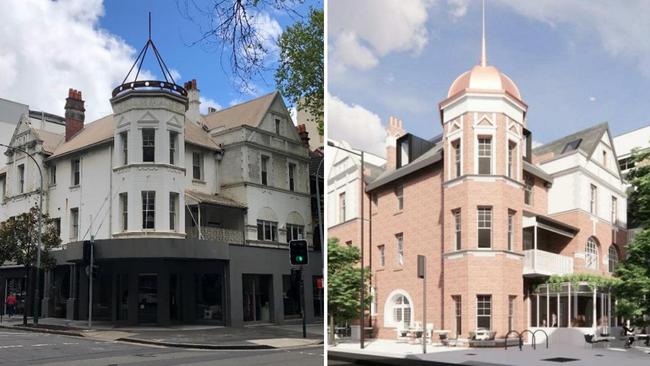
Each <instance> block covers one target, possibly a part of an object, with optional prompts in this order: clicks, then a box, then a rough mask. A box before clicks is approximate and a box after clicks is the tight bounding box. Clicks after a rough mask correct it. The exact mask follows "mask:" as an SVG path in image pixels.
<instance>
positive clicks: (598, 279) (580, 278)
mask: <svg viewBox="0 0 650 366" xmlns="http://www.w3.org/2000/svg"><path fill="white" fill-rule="evenodd" d="M619 282H620V280H619V279H617V278H613V277H605V276H600V275H596V274H591V273H571V274H566V275H553V276H551V277H549V279H548V280H547V281H546V283H547V284H548V285H549V289H551V290H553V291H559V290H560V288H561V286H562V284H564V283H571V286H574V287H577V286H578V285H580V284H583V283H584V284H586V285H587V286H589V287H590V288H591V289H592V290H593V289H595V288H613V287H615V286H617V285H618V283H619Z"/></svg>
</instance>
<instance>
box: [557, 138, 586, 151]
mask: <svg viewBox="0 0 650 366" xmlns="http://www.w3.org/2000/svg"><path fill="white" fill-rule="evenodd" d="M581 142H582V139H577V140H573V141H571V142H569V143H567V144H566V145H564V149H562V154H564V153H567V152H571V151H575V150H578V148H579V147H580V143H581Z"/></svg>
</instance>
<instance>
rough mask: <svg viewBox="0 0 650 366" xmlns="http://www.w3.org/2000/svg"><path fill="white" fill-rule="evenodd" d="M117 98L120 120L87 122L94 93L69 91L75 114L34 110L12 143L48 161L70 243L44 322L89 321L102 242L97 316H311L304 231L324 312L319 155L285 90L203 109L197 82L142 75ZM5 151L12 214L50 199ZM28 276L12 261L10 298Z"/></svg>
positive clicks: (30, 170) (1, 216)
mask: <svg viewBox="0 0 650 366" xmlns="http://www.w3.org/2000/svg"><path fill="white" fill-rule="evenodd" d="M145 54H146V53H145ZM163 74H164V71H163ZM110 101H111V104H112V107H113V113H112V114H110V115H108V116H105V117H103V118H100V119H98V120H96V121H93V122H91V123H85V121H84V115H85V105H84V101H83V99H82V93H81V92H80V91H76V90H73V89H70V91H69V94H68V98H67V99H66V103H65V117H64V118H61V117H55V116H53V115H47V114H44V115H43V116H38V114H36V113H31V112H28V113H22V115H21V117H20V121H19V123H18V125H17V126H16V128H15V130H14V131H13V137H12V138H11V142H10V145H11V146H14V147H19V148H22V149H25V150H27V151H28V152H29V153H30V154H32V155H33V156H35V157H36V159H37V161H38V164H39V165H40V166H41V167H42V168H43V172H44V174H45V176H46V177H45V181H46V184H45V188H44V196H45V198H44V207H43V209H44V211H45V212H46V213H47V214H49V216H50V217H52V218H54V219H55V220H56V222H57V223H58V227H59V228H60V230H59V233H60V237H61V240H62V242H63V245H62V247H61V249H60V250H57V251H55V252H53V255H54V256H55V258H56V260H57V266H56V268H55V269H54V270H52V271H49V272H46V273H45V274H44V275H43V279H42V283H43V285H42V291H43V292H42V293H43V298H42V306H41V308H42V316H56V317H66V318H69V319H85V318H87V317H88V308H87V305H86V304H87V303H88V296H89V294H88V284H89V280H88V275H87V272H86V268H85V265H84V264H83V263H82V259H83V251H82V242H83V241H86V240H90V239H91V238H94V241H95V260H96V264H97V265H98V266H99V267H98V273H99V274H98V275H97V278H96V279H95V280H94V285H93V294H92V296H93V304H94V305H93V318H94V319H99V320H111V321H114V322H116V323H124V324H140V323H156V324H169V323H181V322H207V323H212V324H223V325H233V326H239V325H242V324H246V323H251V322H276V323H282V322H285V321H290V320H291V319H297V318H300V317H301V312H302V309H301V305H300V298H299V290H298V288H297V286H298V283H297V281H295V276H291V270H292V268H291V266H290V264H289V253H288V242H289V241H290V240H292V239H306V240H307V241H308V242H309V244H310V245H311V249H312V251H311V253H310V264H309V266H307V267H306V268H305V271H304V279H305V297H306V301H305V303H306V304H307V305H306V307H305V309H304V313H305V316H306V318H307V320H308V321H313V319H314V318H315V317H318V316H322V313H323V311H322V302H321V303H318V301H314V295H315V296H316V298H317V299H322V289H318V288H317V285H316V284H317V282H319V280H320V279H321V278H322V254H321V252H320V248H318V250H315V251H314V247H313V237H314V236H315V235H317V234H316V233H315V232H314V227H313V225H312V222H313V219H312V209H311V202H310V201H311V199H312V197H311V193H310V177H309V169H310V155H309V149H308V147H306V146H305V145H304V141H303V140H304V138H305V137H306V136H304V137H301V135H300V134H299V133H298V131H297V130H296V128H295V127H294V125H293V123H292V121H291V118H290V116H289V111H288V110H287V108H286V106H285V104H284V102H283V99H282V96H281V95H280V94H279V93H278V92H273V93H270V94H267V95H264V96H262V97H259V98H256V99H253V100H250V101H247V102H244V103H242V104H238V105H234V106H232V107H230V108H227V109H223V110H219V111H214V110H211V111H210V113H209V114H208V115H201V113H200V112H199V105H200V98H199V89H198V87H197V83H196V81H195V80H192V81H190V82H187V83H185V85H184V86H183V87H181V86H179V85H176V84H174V83H173V82H169V81H135V82H127V83H126V84H123V85H120V86H118V87H117V88H116V89H114V90H113V93H112V98H111V100H110ZM5 154H6V155H7V164H6V166H5V167H4V168H3V170H2V171H0V185H2V189H3V191H2V192H3V196H2V202H1V203H0V222H2V221H4V220H6V219H7V218H8V217H11V216H14V215H17V214H20V213H23V212H26V211H27V210H28V209H29V208H30V207H33V206H34V205H35V204H36V202H37V199H38V194H37V193H38V172H37V168H36V166H34V164H33V163H32V162H31V161H30V160H29V159H28V157H27V156H25V155H24V154H22V153H20V152H17V151H16V150H11V149H9V150H7V152H6V153H5ZM20 270H21V268H17V267H16V266H11V265H6V266H4V267H0V289H2V292H1V293H0V297H2V298H4V296H5V293H6V292H7V291H10V292H11V291H13V292H21V291H22V293H24V291H25V290H24V287H25V286H24V279H22V277H23V276H24V274H23V273H20ZM21 281H22V284H21ZM319 294H321V295H319Z"/></svg>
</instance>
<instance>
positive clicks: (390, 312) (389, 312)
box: [384, 289, 416, 329]
mask: <svg viewBox="0 0 650 366" xmlns="http://www.w3.org/2000/svg"><path fill="white" fill-rule="evenodd" d="M398 298H401V299H402V303H401V304H399V305H398V304H395V303H396V301H397V299H398ZM404 299H405V300H406V301H407V302H408V304H405V301H404ZM396 305H398V306H399V309H401V321H400V322H396V321H395V317H394V315H395V310H396V309H397V308H396ZM407 305H408V306H407ZM404 309H409V321H408V323H405V322H404V319H405V318H404ZM413 314H416V312H415V305H414V303H413V299H412V298H411V296H410V295H409V294H408V292H406V291H404V290H403V289H395V290H393V291H392V292H391V293H390V294H389V295H388V296H387V297H386V302H385V303H384V327H386V328H398V329H408V328H409V325H410V324H411V323H412V322H413Z"/></svg>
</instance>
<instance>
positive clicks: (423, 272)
mask: <svg viewBox="0 0 650 366" xmlns="http://www.w3.org/2000/svg"><path fill="white" fill-rule="evenodd" d="M417 270H418V271H417V272H418V277H419V278H421V279H422V353H427V258H426V257H425V256H423V255H418V268H417Z"/></svg>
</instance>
